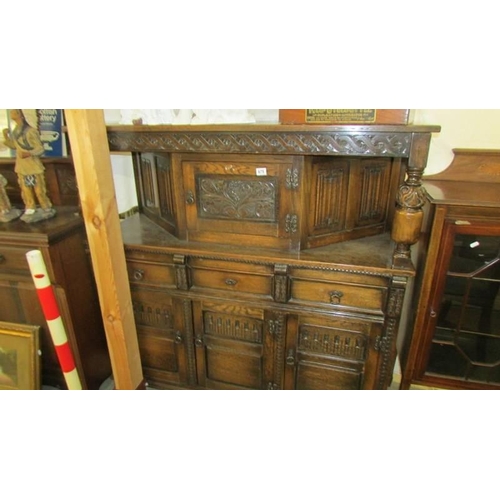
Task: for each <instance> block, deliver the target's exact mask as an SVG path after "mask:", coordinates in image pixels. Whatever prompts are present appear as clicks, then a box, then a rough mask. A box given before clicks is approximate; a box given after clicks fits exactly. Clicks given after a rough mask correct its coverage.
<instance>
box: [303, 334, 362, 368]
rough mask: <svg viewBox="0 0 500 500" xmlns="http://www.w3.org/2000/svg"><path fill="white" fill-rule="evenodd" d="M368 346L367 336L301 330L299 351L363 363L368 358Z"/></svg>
mask: <svg viewBox="0 0 500 500" xmlns="http://www.w3.org/2000/svg"><path fill="white" fill-rule="evenodd" d="M366 345H367V341H366V338H365V336H363V335H360V334H353V333H348V332H343V331H341V330H335V331H332V330H331V329H326V328H320V327H315V328H314V329H313V328H312V327H309V326H308V327H305V326H302V327H301V328H300V335H299V350H301V351H306V352H310V353H311V352H312V353H318V354H325V355H333V356H340V357H342V358H347V359H353V360H359V361H363V360H364V359H365V357H366Z"/></svg>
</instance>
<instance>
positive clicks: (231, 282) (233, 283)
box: [226, 278, 238, 286]
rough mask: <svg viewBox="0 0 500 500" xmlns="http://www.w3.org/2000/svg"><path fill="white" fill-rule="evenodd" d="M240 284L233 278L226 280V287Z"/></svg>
mask: <svg viewBox="0 0 500 500" xmlns="http://www.w3.org/2000/svg"><path fill="white" fill-rule="evenodd" d="M237 284H238V280H233V279H232V278H228V279H227V280H226V285H228V286H235V285H237Z"/></svg>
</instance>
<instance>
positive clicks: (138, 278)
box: [134, 269, 144, 281]
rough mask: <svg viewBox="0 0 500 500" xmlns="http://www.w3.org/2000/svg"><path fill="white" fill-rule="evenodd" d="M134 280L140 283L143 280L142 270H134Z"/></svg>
mask: <svg viewBox="0 0 500 500" xmlns="http://www.w3.org/2000/svg"><path fill="white" fill-rule="evenodd" d="M134 279H135V281H141V280H143V279H144V271H143V270H142V269H136V270H135V271H134Z"/></svg>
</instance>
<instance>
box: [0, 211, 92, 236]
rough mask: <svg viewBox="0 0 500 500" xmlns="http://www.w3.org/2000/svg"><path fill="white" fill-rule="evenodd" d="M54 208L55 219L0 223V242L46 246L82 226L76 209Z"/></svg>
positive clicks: (81, 219) (82, 222)
mask: <svg viewBox="0 0 500 500" xmlns="http://www.w3.org/2000/svg"><path fill="white" fill-rule="evenodd" d="M55 208H56V211H57V214H56V216H55V217H53V218H52V219H48V220H45V221H41V222H36V223H34V224H26V222H23V221H22V220H20V219H17V220H14V221H12V222H6V223H0V240H1V241H2V242H8V243H9V244H10V243H15V244H21V245H23V244H38V245H40V244H46V243H50V242H51V241H53V240H54V239H57V238H59V237H61V236H63V235H65V234H67V233H68V232H70V231H72V230H75V229H78V228H80V227H82V226H83V224H84V221H83V218H82V217H81V216H80V215H79V214H78V208H77V207H55Z"/></svg>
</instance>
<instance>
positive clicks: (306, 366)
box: [284, 314, 381, 390]
mask: <svg viewBox="0 0 500 500" xmlns="http://www.w3.org/2000/svg"><path fill="white" fill-rule="evenodd" d="M380 333H381V325H380V324H376V323H372V322H369V321H359V320H355V319H346V318H335V317H324V316H321V315H317V314H315V315H312V314H299V315H290V316H289V317H288V321H287V345H286V354H285V356H286V357H285V387H284V388H285V389H299V390H303V389H325V390H326V389H370V388H374V387H375V375H376V370H377V362H378V352H379V351H378V350H377V346H378V341H377V339H378V338H380Z"/></svg>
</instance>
